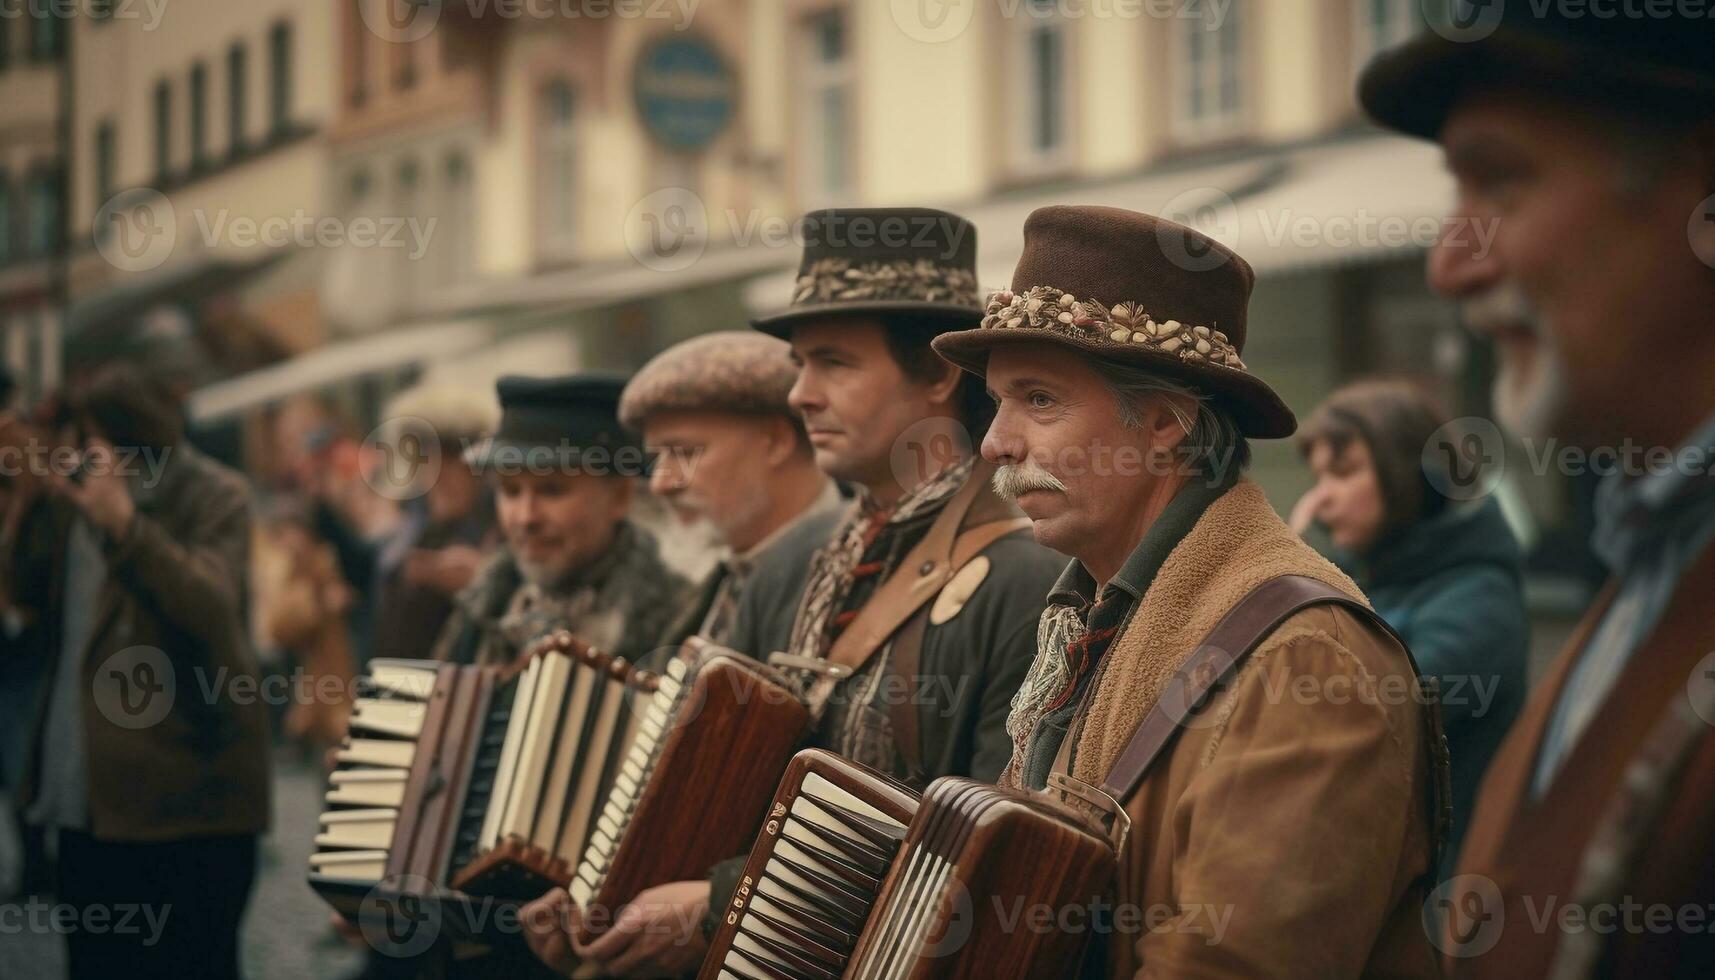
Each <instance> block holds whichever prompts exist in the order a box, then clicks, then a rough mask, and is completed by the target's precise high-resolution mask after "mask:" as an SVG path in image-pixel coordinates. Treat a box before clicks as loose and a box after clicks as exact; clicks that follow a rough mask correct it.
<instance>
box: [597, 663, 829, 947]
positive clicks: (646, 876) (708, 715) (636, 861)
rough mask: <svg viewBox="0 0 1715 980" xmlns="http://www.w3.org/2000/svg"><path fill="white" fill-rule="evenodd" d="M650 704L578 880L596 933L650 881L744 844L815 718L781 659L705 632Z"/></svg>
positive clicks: (683, 875) (703, 868)
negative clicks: (773, 663)
mask: <svg viewBox="0 0 1715 980" xmlns="http://www.w3.org/2000/svg"><path fill="white" fill-rule="evenodd" d="M642 710H643V720H642V727H641V729H640V732H639V735H640V737H639V738H638V740H637V741H636V743H635V744H634V745H633V746H632V748H631V751H630V752H629V754H628V755H627V757H626V759H625V761H624V764H623V766H622V767H621V769H620V772H619V775H618V777H617V778H616V780H615V781H614V784H613V788H612V791H611V792H610V794H609V797H608V800H607V803H606V805H605V806H604V807H603V808H602V810H601V813H600V816H599V818H598V820H597V823H596V829H595V832H594V833H593V834H592V836H591V839H590V844H589V847H588V849H587V850H586V851H585V853H584V859H583V861H582V862H580V863H579V865H578V869H577V874H576V876H575V877H574V878H573V879H572V881H571V883H570V888H569V890H570V893H571V896H572V899H573V901H575V902H576V903H577V904H578V906H579V908H580V909H582V910H583V922H584V926H583V927H582V932H583V936H582V938H583V940H584V941H585V942H588V941H589V940H590V939H592V938H593V937H594V935H596V934H597V933H599V932H600V931H601V930H602V929H603V928H605V927H606V925H608V924H609V923H610V922H611V921H612V917H613V916H614V915H615V914H617V913H618V911H619V909H620V908H621V907H623V906H624V905H625V904H626V903H627V902H629V901H631V900H632V899H633V898H635V897H636V896H637V894H638V893H639V892H641V891H643V890H644V889H646V888H651V887H654V886H655V885H662V884H667V883H669V882H674V881H683V880H686V879H689V878H701V877H703V876H704V875H705V874H707V873H708V869H709V868H710V867H711V866H712V865H714V864H715V863H716V862H718V861H721V860H724V859H726V858H729V857H731V856H733V855H734V854H738V853H741V852H743V850H744V849H745V847H746V846H747V845H748V844H749V843H750V842H751V841H752V840H754V838H755V836H756V831H757V829H758V828H759V827H760V826H761V825H762V821H763V817H764V815H765V814H766V813H767V809H768V801H769V797H770V794H771V793H772V792H773V790H774V788H775V786H776V785H777V783H778V781H779V777H780V773H781V772H782V771H783V770H784V769H785V768H786V766H787V763H788V761H789V760H790V759H791V756H792V752H793V751H794V750H795V749H796V748H797V747H798V745H799V744H800V743H801V742H802V741H803V738H804V735H805V732H806V731H807V730H808V728H809V724H810V715H809V711H808V710H807V709H806V708H805V707H804V704H803V702H802V701H801V700H800V699H799V698H798V696H797V695H796V693H795V692H794V691H793V690H792V688H791V687H789V686H788V685H787V684H786V683H785V681H784V680H783V679H782V678H781V677H780V675H779V674H778V673H777V672H776V671H774V670H773V669H772V668H770V667H768V666H766V665H764V664H761V663H758V662H757V661H754V660H751V659H750V658H748V657H744V656H742V655H739V654H736V653H734V652H732V651H730V650H726V649H724V648H722V647H718V646H715V645H714V644H712V643H709V642H707V641H705V640H703V639H701V638H698V637H693V638H691V639H690V640H689V641H687V642H686V644H685V646H684V647H683V648H682V649H681V650H680V651H679V654H678V656H677V657H675V658H674V660H673V661H672V662H671V663H669V665H668V667H667V670H666V672H665V674H664V677H663V680H662V683H661V686H660V687H659V688H657V690H656V691H655V693H654V696H653V698H652V699H651V700H650V701H649V702H648V704H647V706H646V707H644V708H643V709H642Z"/></svg>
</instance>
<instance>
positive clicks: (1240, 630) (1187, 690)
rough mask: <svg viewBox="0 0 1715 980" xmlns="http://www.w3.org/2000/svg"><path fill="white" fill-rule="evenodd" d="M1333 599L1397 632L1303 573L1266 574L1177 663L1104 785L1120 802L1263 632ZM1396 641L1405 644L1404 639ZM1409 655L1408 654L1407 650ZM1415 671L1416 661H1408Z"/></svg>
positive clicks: (1396, 637)
mask: <svg viewBox="0 0 1715 980" xmlns="http://www.w3.org/2000/svg"><path fill="white" fill-rule="evenodd" d="M1321 603H1334V604H1338V605H1342V606H1345V607H1346V608H1347V609H1349V610H1351V611H1352V612H1353V613H1355V614H1356V615H1358V616H1359V617H1360V618H1362V619H1365V620H1367V621H1370V622H1373V623H1375V624H1376V625H1377V626H1379V627H1381V628H1382V629H1383V630H1385V631H1387V633H1388V634H1389V635H1390V636H1393V637H1394V638H1395V639H1396V640H1397V639H1399V636H1398V634H1397V633H1395V632H1394V631H1393V629H1392V628H1391V627H1389V626H1388V625H1387V623H1385V622H1383V621H1382V620H1381V618H1380V617H1378V616H1377V615H1376V614H1375V612H1374V611H1372V610H1371V609H1370V608H1369V607H1368V606H1366V605H1364V604H1363V603H1361V602H1358V601H1356V600H1354V599H1352V598H1351V597H1349V596H1347V595H1346V594H1345V593H1343V592H1340V591H1338V590H1336V589H1334V588H1333V587H1332V586H1330V585H1327V584H1325V583H1323V582H1320V581H1317V580H1316V579H1313V578H1309V577H1307V576H1303V575H1283V576H1280V577H1279V578H1273V579H1269V580H1268V581H1266V582H1264V583H1263V584H1261V585H1259V586H1257V587H1256V588H1255V589H1254V590H1252V591H1251V593H1250V594H1249V595H1247V596H1245V597H1244V598H1243V599H1241V600H1239V604H1238V605H1237V606H1234V607H1233V608H1232V610H1230V611H1229V612H1228V613H1227V615H1226V616H1225V617H1224V618H1223V619H1222V620H1221V621H1220V622H1219V623H1217V624H1215V628H1214V629H1213V630H1211V631H1210V632H1209V635H1208V637H1207V638H1206V639H1204V641H1203V643H1202V645H1201V646H1199V647H1198V648H1197V649H1196V650H1195V651H1193V652H1192V654H1191V658H1190V659H1189V660H1187V661H1186V662H1185V665H1184V666H1183V667H1182V668H1180V670H1179V672H1178V674H1177V675H1176V676H1175V677H1174V679H1173V681H1172V683H1170V684H1169V685H1168V687H1167V689H1166V690H1165V691H1163V692H1162V695H1161V698H1160V700H1158V701H1157V702H1156V704H1155V707H1154V708H1152V709H1151V710H1150V712H1149V714H1148V715H1147V716H1145V717H1144V719H1143V723H1142V724H1141V725H1139V726H1138V727H1137V731H1136V732H1134V733H1133V734H1132V737H1131V742H1130V743H1129V744H1128V745H1126V748H1125V751H1124V752H1122V753H1120V757H1119V760H1118V761H1116V762H1115V763H1114V766H1113V768H1112V769H1111V770H1109V772H1108V775H1107V778H1106V779H1105V780H1103V782H1102V789H1103V791H1105V792H1106V793H1108V795H1110V796H1112V797H1113V798H1114V799H1115V800H1118V801H1119V802H1121V803H1124V802H1125V801H1126V800H1127V799H1128V798H1129V797H1130V796H1131V795H1132V794H1133V793H1135V792H1136V791H1137V787H1138V785H1139V784H1140V783H1142V782H1143V777H1144V776H1145V775H1147V774H1148V772H1149V769H1150V766H1152V765H1153V764H1154V763H1155V760H1156V759H1158V758H1160V756H1161V752H1162V750H1163V749H1165V748H1166V747H1167V745H1168V743H1170V742H1171V741H1172V740H1173V736H1174V735H1176V734H1178V733H1179V731H1180V729H1181V728H1182V727H1183V725H1184V722H1185V720H1186V719H1187V718H1188V717H1190V715H1191V713H1192V712H1193V711H1196V710H1197V708H1198V707H1200V706H1201V705H1202V703H1203V702H1204V700H1206V699H1207V698H1208V697H1209V695H1210V694H1211V693H1212V692H1213V691H1214V690H1215V688H1216V687H1217V686H1219V685H1220V684H1221V683H1223V682H1224V681H1226V680H1227V678H1229V677H1231V676H1232V675H1233V674H1234V673H1235V672H1236V671H1237V670H1238V668H1239V665H1240V664H1242V663H1243V662H1244V660H1245V658H1246V657H1247V656H1249V655H1250V653H1251V651H1252V650H1255V649H1256V647H1257V645H1258V644H1260V643H1261V642H1262V640H1263V638H1264V637H1266V636H1268V635H1269V634H1270V633H1272V632H1274V630H1275V628H1276V627H1278V626H1279V625H1280V624H1281V623H1282V622H1284V621H1286V619H1287V618H1288V617H1290V616H1292V615H1293V614H1294V613H1297V612H1299V611H1300V610H1302V609H1304V608H1305V607H1306V606H1312V605H1318V604H1321ZM1400 647H1401V648H1402V649H1403V648H1404V647H1405V644H1404V642H1401V643H1400ZM1406 653H1407V656H1408V657H1409V656H1410V651H1409V650H1408V651H1407V652H1406ZM1412 669H1413V671H1414V672H1415V671H1416V664H1415V663H1413V664H1412Z"/></svg>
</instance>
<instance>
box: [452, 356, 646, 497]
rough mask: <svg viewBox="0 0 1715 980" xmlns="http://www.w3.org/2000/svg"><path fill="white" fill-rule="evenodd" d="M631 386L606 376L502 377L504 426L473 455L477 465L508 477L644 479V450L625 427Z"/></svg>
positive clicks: (499, 385) (622, 379) (618, 377)
mask: <svg viewBox="0 0 1715 980" xmlns="http://www.w3.org/2000/svg"><path fill="white" fill-rule="evenodd" d="M625 381H626V379H625V377H624V376H623V375H619V374H609V373H603V372H591V373H585V374H574V375H567V376H562V377H557V378H529V377H522V376H519V375H508V376H506V377H504V378H501V379H500V381H499V382H498V383H497V384H496V385H495V388H496V390H497V392H498V394H499V396H500V425H499V427H498V428H497V429H496V430H495V433H494V436H493V437H492V438H490V439H488V440H487V441H485V442H484V443H483V444H482V445H481V446H479V447H477V449H476V451H475V452H473V453H472V456H471V463H472V465H475V466H478V467H481V468H484V469H492V470H494V471H496V472H502V473H504V472H507V471H509V470H516V471H521V472H531V473H539V472H545V471H551V472H572V473H589V474H592V475H597V476H641V475H644V474H645V473H646V472H647V465H646V460H645V458H644V454H643V449H642V447H641V446H640V445H638V444H637V442H636V441H635V440H634V439H633V438H632V437H631V435H630V434H629V433H627V432H626V430H625V428H624V427H623V426H621V425H620V423H619V395H620V392H622V391H624V390H625Z"/></svg>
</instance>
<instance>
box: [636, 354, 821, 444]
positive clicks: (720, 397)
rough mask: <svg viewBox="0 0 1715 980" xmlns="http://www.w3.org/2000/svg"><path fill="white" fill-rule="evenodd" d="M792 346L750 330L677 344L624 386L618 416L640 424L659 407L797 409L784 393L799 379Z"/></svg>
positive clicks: (687, 409)
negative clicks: (793, 361) (794, 364)
mask: <svg viewBox="0 0 1715 980" xmlns="http://www.w3.org/2000/svg"><path fill="white" fill-rule="evenodd" d="M791 353H792V347H791V345H789V344H787V343H786V342H785V341H784V340H780V339H778V338H776V337H770V336H768V335H767V334H763V333H757V332H755V331H752V330H722V331H719V332H717V333H710V334H704V335H702V336H701V337H693V338H692V339H690V340H687V341H683V342H681V343H677V344H674V345H673V346H672V347H669V348H667V349H666V350H664V351H662V352H661V353H659V354H657V355H655V356H654V357H653V358H651V359H650V361H649V363H647V364H645V365H643V368H642V369H641V370H639V371H638V372H637V374H636V375H635V376H634V377H633V378H632V379H631V381H630V383H629V384H627V385H626V386H625V392H624V393H623V394H622V395H621V396H620V399H619V420H620V422H621V423H623V424H624V425H625V427H626V428H628V429H638V428H641V427H642V425H643V422H644V420H645V419H647V418H648V417H649V416H651V415H653V414H655V413H656V412H737V413H741V414H747V415H749V414H755V415H769V414H778V415H786V416H792V415H795V414H796V413H794V412H793V411H792V409H791V407H790V406H788V405H787V404H786V393H787V392H789V391H791V390H792V383H793V382H794V381H795V380H797V377H798V369H797V368H796V367H794V366H793V364H792V359H791Z"/></svg>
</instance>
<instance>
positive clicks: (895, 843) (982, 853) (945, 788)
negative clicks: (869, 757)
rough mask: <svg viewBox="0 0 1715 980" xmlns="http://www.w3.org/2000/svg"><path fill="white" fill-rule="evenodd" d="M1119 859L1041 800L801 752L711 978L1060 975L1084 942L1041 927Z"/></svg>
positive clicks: (738, 896)
mask: <svg viewBox="0 0 1715 980" xmlns="http://www.w3.org/2000/svg"><path fill="white" fill-rule="evenodd" d="M1115 854H1116V849H1115V846H1114V844H1113V842H1112V840H1111V839H1110V837H1109V836H1108V834H1107V833H1106V832H1105V831H1104V830H1103V829H1102V828H1100V827H1099V826H1097V825H1095V824H1094V822H1092V821H1087V820H1085V819H1084V818H1083V817H1082V816H1081V815H1080V814H1078V813H1076V812H1074V811H1073V810H1071V809H1070V808H1068V807H1066V806H1064V805H1062V804H1060V803H1058V802H1055V801H1052V800H1051V799H1050V798H1049V797H1047V796H1044V795H1042V794H1032V793H1023V792H1019V791H1014V790H1006V789H1000V788H997V787H994V786H989V785H986V784H983V783H978V782H975V781H973V780H969V779H960V778H956V777H943V778H941V779H937V780H935V781H934V782H932V783H930V784H929V787H928V789H927V790H926V791H925V792H924V793H923V795H922V797H921V798H920V799H918V798H916V797H915V796H914V794H912V792H911V791H910V790H909V789H906V788H905V787H903V786H901V785H899V784H897V783H894V782H893V781H892V780H890V779H888V778H886V777H884V776H882V775H880V774H878V773H875V772H873V771H871V770H868V769H866V768H864V767H862V766H859V765H857V764H855V763H851V762H847V761H845V760H842V759H838V758H837V757H831V756H828V755H827V754H826V753H821V752H814V751H806V752H804V753H800V755H799V756H798V758H797V759H795V760H794V762H793V764H792V766H791V768H790V769H789V770H788V772H787V776H786V779H785V780H784V781H783V782H782V784H781V787H780V790H779V793H778V794H777V795H776V798H775V805H774V808H773V809H772V810H771V811H770V816H769V823H768V825H767V826H766V827H765V828H764V831H763V833H762V835H761V836H760V837H759V838H758V840H757V843H756V846H755V847H754V848H753V849H752V851H751V856H750V860H749V862H748V863H747V864H746V866H745V869H744V877H743V878H742V879H740V885H739V888H738V890H737V892H735V893H734V895H733V897H732V900H731V903H730V904H729V905H728V908H727V913H726V916H725V917H724V919H723V921H722V924H721V927H720V929H719V931H717V932H716V934H715V937H714V941H713V943H712V944H711V946H710V949H709V955H708V957H707V958H706V959H705V960H704V961H703V967H702V972H701V973H700V974H699V977H700V978H701V980H751V978H759V980H761V978H767V980H778V978H789V980H834V978H838V977H846V978H866V980H881V978H887V980H903V978H926V977H973V978H974V977H982V978H988V977H1003V978H1005V977H1016V978H1021V980H1022V978H1028V977H1038V976H1061V975H1065V974H1067V973H1068V972H1075V971H1076V964H1077V963H1078V962H1079V959H1080V957H1081V955H1082V952H1083V948H1084V944H1085V942H1086V939H1087V936H1086V935H1083V934H1079V933H1076V932H1068V931H1065V930H1061V929H1058V928H1049V929H1040V928H1032V927H1031V924H1032V923H1033V922H1040V921H1041V919H1040V916H1039V915H1036V914H1035V913H1038V912H1039V911H1043V910H1046V911H1048V912H1049V913H1050V914H1051V915H1053V916H1054V918H1055V920H1056V921H1058V918H1059V915H1058V914H1059V913H1060V912H1061V911H1062V910H1064V909H1068V908H1073V907H1082V908H1088V907H1090V906H1091V905H1093V904H1095V903H1099V902H1101V901H1103V900H1104V898H1105V897H1106V896H1107V895H1108V894H1110V893H1111V889H1112V882H1113V873H1114V869H1115V866H1116V858H1115Z"/></svg>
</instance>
